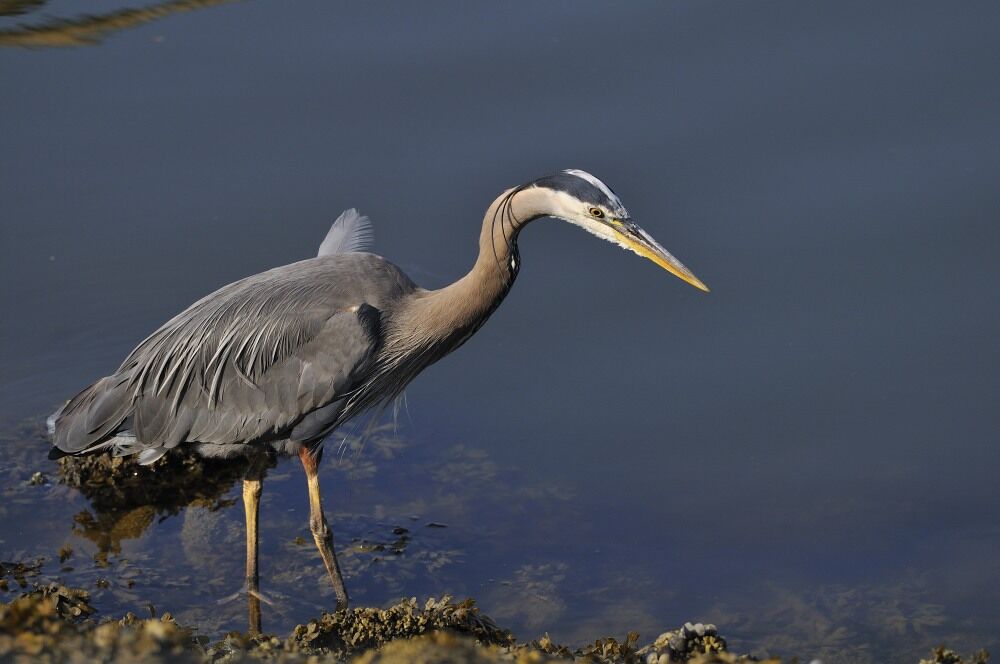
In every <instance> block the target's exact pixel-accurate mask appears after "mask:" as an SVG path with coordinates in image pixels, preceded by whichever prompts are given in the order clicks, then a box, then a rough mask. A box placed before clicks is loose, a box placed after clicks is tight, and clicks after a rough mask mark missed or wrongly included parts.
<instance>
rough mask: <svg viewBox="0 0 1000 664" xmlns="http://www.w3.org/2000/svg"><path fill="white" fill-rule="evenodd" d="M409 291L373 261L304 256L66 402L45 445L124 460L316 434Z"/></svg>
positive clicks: (227, 290) (224, 295) (165, 333)
mask: <svg viewBox="0 0 1000 664" xmlns="http://www.w3.org/2000/svg"><path fill="white" fill-rule="evenodd" d="M413 287H414V285H413V284H412V282H410V281H409V280H408V279H406V277H405V276H404V275H402V273H400V272H399V271H398V269H397V268H395V266H392V265H391V264H389V263H388V262H386V261H384V260H383V259H381V258H379V257H377V256H373V255H371V254H345V255H338V256H330V257H324V258H315V259H310V260H307V261H302V262H300V263H295V264H292V265H288V266H284V267H281V268H277V269H275V270H271V271H269V272H264V273H262V274H258V275H254V276H252V277H248V278H246V279H243V280H241V281H237V282H235V283H233V284H230V285H228V286H225V287H223V288H221V289H220V290H218V291H216V292H215V293H212V294H211V295H209V296H207V297H205V298H203V299H201V300H199V301H198V302H196V303H195V304H193V305H192V306H191V307H189V308H188V309H186V310H185V311H183V312H182V313H181V314H179V315H178V316H176V317H174V318H173V319H171V320H170V321H168V322H167V323H166V324H164V325H163V326H162V327H161V328H160V329H159V330H157V331H156V332H154V333H153V334H152V335H150V336H149V337H148V338H147V339H145V340H144V341H143V342H142V343H140V344H139V346H138V347H136V349H135V350H133V351H132V353H131V354H130V355H129V356H128V357H127V358H126V359H125V361H124V362H123V363H122V365H121V366H120V367H119V369H118V370H117V371H116V372H115V374H114V375H112V376H108V377H106V378H104V379H101V380H100V381H98V382H97V383H95V384H94V385H92V386H91V387H90V388H88V389H87V390H84V391H83V392H81V393H80V394H79V395H77V397H75V398H74V399H73V400H71V401H70V402H69V403H68V404H67V406H66V407H65V408H64V409H63V410H62V411H61V412H60V413H58V414H57V417H56V420H55V432H54V436H53V442H54V444H55V446H56V447H57V448H58V449H60V450H62V451H64V452H69V453H74V452H83V451H90V450H93V449H99V448H101V447H104V446H120V447H126V448H127V450H126V452H127V453H131V452H139V451H143V450H149V449H154V448H155V449H169V448H172V447H174V446H176V445H178V444H180V443H182V442H201V443H214V444H216V445H237V444H242V443H246V442H252V441H258V440H269V439H280V438H283V437H288V436H289V435H291V433H292V432H293V430H294V429H295V427H296V426H297V425H300V424H301V425H302V426H301V427H300V430H302V431H304V432H305V433H307V434H308V435H312V436H315V435H318V434H320V433H322V434H324V435H325V433H326V431H327V430H329V426H326V425H329V424H330V422H329V421H328V420H329V419H330V418H333V419H334V420H335V419H336V415H337V412H336V407H334V406H331V404H335V403H336V402H338V401H340V400H341V399H343V397H344V396H345V395H347V394H349V393H350V392H351V390H353V389H356V387H358V386H359V385H360V384H361V383H362V382H363V380H364V378H365V377H366V376H367V372H368V371H369V370H370V368H371V366H370V365H371V361H372V359H373V355H374V353H375V352H376V350H377V348H378V344H379V340H380V324H381V315H380V307H383V306H385V305H387V304H391V303H392V302H393V301H394V300H395V299H396V298H398V297H399V296H401V295H402V294H403V293H405V292H407V291H408V290H412V288H413ZM317 411H321V412H319V413H318V414H317V415H313V416H312V417H311V418H309V417H308V416H310V414H312V413H316V412H317ZM323 418H325V419H323ZM314 420H316V421H314ZM319 420H322V421H319ZM321 425H323V426H321ZM324 426H326V428H325V429H324ZM123 431H128V432H129V434H130V435H134V440H132V441H128V440H127V439H124V438H122V437H121V436H120V435H119V434H121V433H122V432H123ZM153 458H155V457H153Z"/></svg>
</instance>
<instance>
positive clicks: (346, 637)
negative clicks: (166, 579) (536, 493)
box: [0, 563, 989, 664]
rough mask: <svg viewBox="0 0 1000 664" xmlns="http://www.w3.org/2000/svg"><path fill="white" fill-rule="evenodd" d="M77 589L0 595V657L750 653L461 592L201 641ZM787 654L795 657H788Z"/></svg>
mask: <svg viewBox="0 0 1000 664" xmlns="http://www.w3.org/2000/svg"><path fill="white" fill-rule="evenodd" d="M0 573H2V574H3V575H4V578H6V577H8V576H9V577H12V578H14V579H15V580H16V581H17V582H19V583H20V582H23V581H25V580H26V578H27V577H28V576H30V575H31V574H32V566H31V565H30V564H28V565H25V564H23V563H16V564H11V563H3V564H0ZM89 600H90V596H89V594H88V593H87V592H86V591H83V590H79V589H73V588H66V587H65V586H61V585H58V584H41V583H32V584H31V587H30V589H29V590H27V591H26V592H24V593H23V594H21V596H20V597H18V598H17V599H14V600H12V601H10V602H6V603H2V604H0V661H3V662H8V661H9V662H93V661H105V662H139V661H142V662H157V661H163V662H166V661H171V662H241V661H268V662H289V663H291V662H310V663H314V662H315V663H321V662H345V661H351V662H359V663H360V662H385V663H389V662H415V663H419V662H511V661H514V662H549V661H584V662H600V663H609V664H610V663H623V664H630V663H633V662H634V663H643V664H669V663H672V662H691V663H693V664H709V663H720V664H726V663H730V664H731V663H737V662H753V661H765V662H769V663H771V664H778V663H779V662H780V661H781V660H778V659H768V660H757V659H754V658H752V657H749V656H745V655H738V654H734V653H731V652H729V651H728V649H727V646H726V641H725V639H724V638H723V637H722V636H720V635H719V633H718V631H717V629H716V627H715V626H714V625H703V624H700V623H699V624H691V623H687V624H685V625H683V626H681V627H680V628H678V629H675V630H672V631H668V632H664V633H663V634H661V635H659V636H658V637H657V638H656V639H655V640H653V641H652V642H648V643H646V644H645V645H642V646H640V645H639V643H640V635H639V634H638V633H636V632H630V633H628V634H627V635H626V636H625V637H624V638H623V639H621V640H618V639H615V638H613V637H605V638H598V639H595V640H594V641H593V642H592V643H589V644H588V645H586V646H584V647H581V648H576V649H570V648H569V647H566V646H563V645H558V644H555V643H553V642H552V641H551V640H550V639H549V638H548V637H547V636H543V637H542V638H539V639H537V640H534V641H530V642H519V641H518V640H517V639H516V638H515V636H514V635H513V634H512V633H511V632H510V631H509V630H506V629H503V628H501V627H498V626H497V625H496V623H495V622H494V621H493V620H491V619H490V618H489V617H487V616H485V615H484V614H482V613H481V612H480V611H479V609H478V608H477V607H476V606H475V603H474V601H473V600H471V599H466V600H465V601H462V602H454V601H452V599H451V598H450V597H443V598H441V599H440V600H435V599H429V600H427V601H426V602H425V603H424V604H423V605H420V604H418V603H417V601H416V600H415V599H411V600H407V601H403V602H400V603H398V604H395V605H393V606H390V607H388V608H385V609H378V608H358V609H350V610H348V611H342V612H338V613H324V614H322V615H321V616H319V617H317V618H315V619H313V620H310V621H309V622H307V623H305V624H301V625H297V626H296V627H295V629H293V630H292V632H291V634H289V635H288V636H286V637H280V636H277V635H268V634H261V635H252V636H251V635H246V634H241V633H237V632H233V633H230V634H227V635H226V636H225V637H223V638H222V639H221V640H219V641H216V642H214V643H210V642H209V641H208V639H207V638H206V637H203V636H198V635H196V633H195V630H193V629H191V628H188V627H185V626H184V625H181V624H178V623H177V621H176V620H174V618H173V617H172V616H171V615H170V614H169V613H164V614H163V615H161V616H155V615H152V616H149V617H146V618H139V617H137V616H136V615H134V614H132V613H129V614H127V615H125V616H124V617H122V618H118V619H116V618H107V617H104V618H102V617H100V616H99V612H98V610H97V608H96V607H94V606H92V605H91V604H90V601H89ZM988 659H989V655H988V654H987V653H986V652H985V651H983V652H979V653H976V654H974V655H971V656H970V657H968V658H963V657H961V656H959V655H957V654H956V653H954V652H952V651H950V650H947V649H945V648H943V647H942V648H938V649H936V650H935V651H934V652H932V653H931V654H930V656H929V657H928V658H927V659H923V660H921V662H920V664H986V662H987V661H988ZM792 661H795V660H792Z"/></svg>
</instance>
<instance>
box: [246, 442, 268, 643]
mask: <svg viewBox="0 0 1000 664" xmlns="http://www.w3.org/2000/svg"><path fill="white" fill-rule="evenodd" d="M263 484H264V471H263V468H262V466H261V464H259V463H258V462H257V461H253V462H251V464H250V468H249V470H247V474H246V477H244V478H243V510H244V513H245V515H246V523H247V603H248V608H249V623H250V625H249V631H250V633H251V634H260V595H259V594H258V583H259V581H260V575H259V574H258V571H257V516H258V514H259V513H260V494H261V490H262V487H263Z"/></svg>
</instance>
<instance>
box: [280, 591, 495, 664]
mask: <svg viewBox="0 0 1000 664" xmlns="http://www.w3.org/2000/svg"><path fill="white" fill-rule="evenodd" d="M439 630H448V631H452V632H456V633H459V634H466V635H468V636H470V637H472V638H474V639H475V640H476V641H478V642H480V643H483V644H493V645H498V646H511V645H513V644H514V636H513V635H512V634H511V633H510V632H509V631H507V630H505V629H500V628H499V627H497V625H496V623H494V622H493V620H491V619H490V618H489V617H487V616H485V615H483V614H482V613H480V612H479V609H478V608H477V607H476V606H475V602H474V601H473V600H471V599H466V600H465V601H463V602H459V603H454V602H452V601H451V597H449V596H447V595H446V596H444V597H442V598H441V599H440V600H435V599H434V598H431V599H429V600H427V602H426V603H425V604H424V606H423V608H421V607H420V606H419V605H418V604H417V600H416V599H409V600H405V601H403V602H400V603H399V604H396V605H395V606H391V607H389V608H388V609H374V608H362V609H349V610H347V611H339V612H337V613H324V614H323V615H322V616H320V617H319V618H317V619H315V620H311V621H309V622H308V623H306V624H305V625H298V626H297V627H296V628H295V629H294V630H293V631H292V634H291V636H290V637H289V638H288V644H289V646H290V648H291V649H292V650H294V651H298V652H303V653H307V654H335V655H338V656H345V655H350V654H354V653H359V652H363V651H366V650H371V649H373V648H379V647H381V646H384V645H385V644H386V643H388V642H390V641H392V640H393V639H398V638H412V637H414V636H419V635H421V634H425V633H428V632H434V631H439Z"/></svg>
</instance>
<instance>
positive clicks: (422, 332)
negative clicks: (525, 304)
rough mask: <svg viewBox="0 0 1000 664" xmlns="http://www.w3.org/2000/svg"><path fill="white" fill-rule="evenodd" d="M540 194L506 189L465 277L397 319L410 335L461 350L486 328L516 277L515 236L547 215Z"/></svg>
mask: <svg viewBox="0 0 1000 664" xmlns="http://www.w3.org/2000/svg"><path fill="white" fill-rule="evenodd" d="M540 193H541V192H540V191H539V190H537V189H534V188H531V187H529V188H519V189H508V190H507V191H505V192H504V193H502V194H500V196H499V197H498V198H497V199H496V200H495V201H493V203H492V204H491V205H490V207H489V208H488V209H487V210H486V215H485V216H484V217H483V227H482V231H481V232H480V234H479V256H478V257H477V258H476V262H475V264H474V265H473V266H472V269H471V270H469V272H468V273H467V274H466V275H465V276H464V277H462V278H461V279H459V280H458V281H456V282H454V283H452V284H450V285H448V286H445V287H444V288H441V289H439V290H433V291H421V292H419V293H418V294H417V295H415V297H414V298H413V299H412V300H411V301H410V302H409V303H408V306H407V307H406V308H405V311H403V312H401V315H402V316H403V317H404V318H405V320H406V326H405V327H403V328H402V329H408V330H409V331H410V334H411V335H412V334H414V333H416V335H417V336H419V337H422V338H423V339H424V340H428V341H436V340H445V339H451V338H454V339H457V341H456V343H455V347H457V346H458V345H460V344H461V343H462V342H464V341H465V339H467V338H468V336H469V335H471V334H472V333H473V332H475V331H476V330H478V329H479V327H480V326H481V325H482V324H483V323H485V322H486V319H487V318H489V316H490V314H492V313H493V311H494V310H495V309H496V308H497V307H498V306H499V305H500V302H502V301H503V298H504V297H505V296H506V295H507V292H508V291H509V290H510V287H511V286H512V285H513V283H514V279H515V278H516V277H517V271H518V269H519V267H520V259H519V258H518V253H517V236H518V233H519V232H520V231H521V229H522V228H523V227H524V225H525V224H527V223H528V222H530V221H533V220H535V219H537V218H539V217H541V216H544V215H545V212H544V210H543V208H542V205H543V200H542V196H541V195H540Z"/></svg>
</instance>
